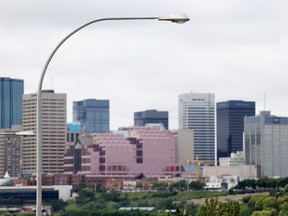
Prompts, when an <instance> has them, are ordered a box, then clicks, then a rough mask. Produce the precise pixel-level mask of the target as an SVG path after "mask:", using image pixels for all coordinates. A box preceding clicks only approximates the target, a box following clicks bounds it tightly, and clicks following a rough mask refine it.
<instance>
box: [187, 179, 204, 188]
mask: <svg viewBox="0 0 288 216" xmlns="http://www.w3.org/2000/svg"><path fill="white" fill-rule="evenodd" d="M205 185H206V184H205V183H204V182H200V181H192V182H190V184H189V188H190V189H191V190H202V189H203V188H204V186H205Z"/></svg>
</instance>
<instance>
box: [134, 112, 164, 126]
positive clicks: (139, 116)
mask: <svg viewBox="0 0 288 216" xmlns="http://www.w3.org/2000/svg"><path fill="white" fill-rule="evenodd" d="M149 123H162V124H163V125H164V127H165V128H166V129H168V128H169V125H168V112H167V111H157V110H145V111H142V112H135V113H134V126H145V125H146V124H149Z"/></svg>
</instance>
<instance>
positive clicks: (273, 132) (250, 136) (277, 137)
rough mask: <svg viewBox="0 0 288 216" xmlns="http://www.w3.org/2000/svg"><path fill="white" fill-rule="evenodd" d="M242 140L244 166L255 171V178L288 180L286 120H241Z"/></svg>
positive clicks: (265, 115)
mask: <svg viewBox="0 0 288 216" xmlns="http://www.w3.org/2000/svg"><path fill="white" fill-rule="evenodd" d="M244 137H245V139H244V151H245V162H246V164H247V165H255V166H256V167H257V178H263V177H269V178H272V177H286V176H288V166H287V164H288V117H279V116H274V115H271V114H270V112H269V111H262V112H260V114H259V115H258V116H253V117H252V116H250V117H245V118H244Z"/></svg>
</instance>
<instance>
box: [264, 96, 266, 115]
mask: <svg viewBox="0 0 288 216" xmlns="http://www.w3.org/2000/svg"><path fill="white" fill-rule="evenodd" d="M265 110H266V93H264V111H265Z"/></svg>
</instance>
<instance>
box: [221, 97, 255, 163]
mask: <svg viewBox="0 0 288 216" xmlns="http://www.w3.org/2000/svg"><path fill="white" fill-rule="evenodd" d="M245 116H255V102H251V101H239V100H231V101H225V102H219V103H217V158H219V157H230V153H231V152H236V151H243V131H244V117H245Z"/></svg>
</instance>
